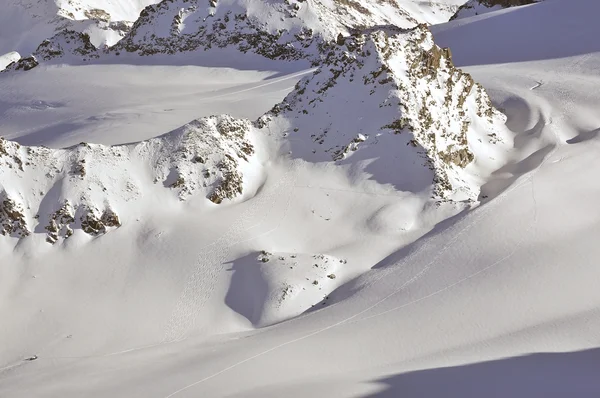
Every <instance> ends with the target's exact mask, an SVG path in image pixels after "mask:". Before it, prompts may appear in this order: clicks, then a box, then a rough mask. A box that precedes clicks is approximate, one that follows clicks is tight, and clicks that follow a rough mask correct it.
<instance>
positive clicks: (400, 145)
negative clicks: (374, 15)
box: [0, 25, 510, 243]
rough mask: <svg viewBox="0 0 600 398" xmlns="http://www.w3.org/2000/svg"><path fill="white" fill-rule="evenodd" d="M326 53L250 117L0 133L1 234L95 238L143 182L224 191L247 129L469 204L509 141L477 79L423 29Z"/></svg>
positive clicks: (382, 33)
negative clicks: (77, 132)
mask: <svg viewBox="0 0 600 398" xmlns="http://www.w3.org/2000/svg"><path fill="white" fill-rule="evenodd" d="M71 42H72V43H76V40H75V39H71ZM328 51H329V53H328V54H327V61H326V62H325V63H324V64H323V66H321V67H320V68H319V69H317V70H316V71H315V72H314V74H313V75H311V76H309V77H306V78H305V79H304V80H302V81H301V82H300V83H298V84H297V85H296V86H295V88H294V90H293V91H292V92H291V93H290V94H289V95H288V96H287V97H286V98H285V99H284V101H283V102H282V103H279V104H277V105H275V107H274V108H273V109H272V110H271V111H270V112H268V113H267V114H266V115H264V116H262V117H261V118H259V120H258V121H257V122H256V123H254V124H251V123H250V122H248V121H244V120H236V119H233V118H230V117H219V118H209V119H201V120H198V121H196V122H193V123H191V124H188V125H186V126H185V127H183V128H182V129H179V130H177V131H175V132H173V133H169V134H167V135H166V136H164V137H159V138H156V139H153V140H151V141H148V142H142V143H140V144H134V145H128V146H121V147H103V146H97V145H90V144H81V145H78V146H76V147H73V148H70V149H66V150H52V149H44V148H39V147H21V146H20V145H18V144H17V143H13V142H8V141H0V142H1V143H2V146H1V147H0V148H1V149H2V151H1V152H0V154H2V160H3V166H4V167H2V168H1V170H2V174H1V178H0V186H1V187H3V188H2V189H3V198H2V199H3V201H4V210H3V214H4V216H3V223H4V225H3V229H1V230H0V233H2V234H3V235H10V236H16V237H21V238H23V237H25V236H28V235H30V234H31V233H32V232H33V231H34V230H36V228H37V230H38V231H39V230H40V228H39V227H36V226H38V225H39V226H41V230H45V231H48V238H47V239H48V241H49V242H52V243H54V242H56V241H57V239H58V238H59V237H60V236H63V237H69V236H70V235H71V234H73V228H81V229H83V230H84V231H85V232H87V233H91V234H92V235H98V234H99V233H103V232H105V230H106V228H105V225H103V224H106V225H107V226H116V225H117V224H118V225H120V222H113V221H111V220H112V219H111V220H109V223H108V224H107V223H106V222H105V221H106V220H105V214H108V217H109V218H110V217H112V216H113V215H114V216H116V217H118V215H119V214H122V211H125V210H120V209H122V208H125V207H127V205H126V203H127V202H133V203H135V205H134V206H135V207H136V208H143V207H144V206H143V204H142V203H143V202H144V201H145V200H146V198H147V197H148V195H149V194H150V192H152V194H151V196H153V197H154V196H161V195H164V194H161V193H158V191H157V188H155V187H153V184H154V185H157V186H158V188H159V189H158V190H159V191H160V190H161V189H164V188H165V187H167V188H173V189H175V190H176V191H177V192H178V195H179V198H181V199H185V198H187V197H188V196H190V195H192V194H194V193H196V192H197V191H199V192H200V193H201V195H204V196H207V197H208V198H209V199H210V200H211V201H212V202H214V203H221V202H222V201H223V200H224V199H233V198H235V197H236V196H238V195H239V194H241V193H242V192H243V187H244V185H248V184H249V183H248V181H246V182H244V180H243V175H244V174H245V172H244V171H242V170H243V169H244V167H243V165H245V164H248V161H249V160H250V157H251V155H252V154H253V153H254V149H253V145H252V143H251V140H252V139H251V138H247V136H252V135H253V131H256V133H255V134H258V135H261V136H267V137H271V139H272V140H274V141H275V142H277V140H279V142H280V143H281V145H283V146H285V147H289V148H290V149H291V153H292V155H293V156H294V157H299V158H301V159H303V160H306V161H309V162H337V163H338V164H340V165H350V164H352V165H354V166H355V167H360V166H362V165H365V166H366V167H365V170H366V171H367V172H368V173H369V174H370V178H371V179H372V180H374V181H377V182H379V183H382V184H391V185H392V186H394V187H395V189H398V190H400V191H406V192H411V193H414V194H426V195H431V196H432V197H434V198H435V199H437V200H440V199H452V200H459V201H462V200H466V201H475V200H477V198H478V195H479V186H480V185H481V184H483V183H484V182H485V178H486V176H488V175H489V174H490V173H491V172H493V171H494V170H495V169H497V168H499V167H501V166H502V163H501V162H502V159H504V158H505V154H506V153H507V149H508V148H509V146H507V145H505V144H506V142H508V141H509V140H510V137H509V136H508V135H507V130H505V129H503V128H502V125H503V123H504V117H503V115H501V114H500V113H499V112H497V111H496V110H495V109H494V108H493V107H492V105H491V102H490V100H489V98H488V96H487V93H486V92H485V90H484V89H483V87H482V86H481V85H478V84H476V83H475V82H474V81H473V79H472V78H471V77H470V76H469V75H468V74H465V73H464V72H462V71H461V70H459V69H456V68H455V67H454V66H453V64H452V59H451V56H450V52H449V51H447V50H442V49H440V48H439V47H437V46H436V45H435V44H434V43H433V38H432V35H431V33H430V32H429V30H428V29H427V28H426V27H425V26H422V25H420V26H418V27H417V28H415V29H412V30H400V29H398V28H384V29H377V30H367V31H366V32H364V33H357V34H355V35H354V36H349V37H346V38H343V40H340V42H339V44H338V45H337V46H332V47H330V48H329V50H328ZM349 114H350V115H352V116H350V117H349V116H348V115H349ZM249 140H250V141H249ZM507 140H508V141H507ZM503 144H504V145H503ZM492 159H493V160H492ZM474 160H475V162H474ZM367 164H368V166H367ZM248 167H250V168H251V169H252V166H250V165H249V164H248ZM253 167H254V169H255V170H253V171H252V172H251V173H250V174H251V175H253V177H254V179H260V178H261V177H260V173H259V172H258V171H257V170H256V167H257V166H256V165H255V166H253ZM391 168H396V169H397V170H398V172H397V173H393V174H391V173H389V170H390V169H391ZM121 217H122V215H121ZM117 219H118V218H117ZM90 220H92V221H90ZM86 223H87V225H89V224H90V223H93V224H95V225H96V227H93V228H90V227H88V226H87V225H86Z"/></svg>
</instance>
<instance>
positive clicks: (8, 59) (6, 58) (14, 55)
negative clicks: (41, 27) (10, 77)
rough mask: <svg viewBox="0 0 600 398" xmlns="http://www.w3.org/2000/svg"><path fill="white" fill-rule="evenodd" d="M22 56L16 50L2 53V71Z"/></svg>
mask: <svg viewBox="0 0 600 398" xmlns="http://www.w3.org/2000/svg"><path fill="white" fill-rule="evenodd" d="M20 58H21V56H20V55H19V53H18V52H16V51H11V52H9V53H6V54H4V55H0V71H2V70H4V69H5V68H6V67H7V66H8V65H9V64H11V63H13V62H16V61H18V60H19V59H20Z"/></svg>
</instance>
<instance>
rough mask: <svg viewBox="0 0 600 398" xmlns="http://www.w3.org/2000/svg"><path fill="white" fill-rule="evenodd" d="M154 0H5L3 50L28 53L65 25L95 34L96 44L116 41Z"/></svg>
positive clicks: (0, 21)
mask: <svg viewBox="0 0 600 398" xmlns="http://www.w3.org/2000/svg"><path fill="white" fill-rule="evenodd" d="M155 2H156V1H153V0H119V1H117V0H15V1H13V0H3V1H2V2H0V8H1V9H2V12H1V13H0V54H3V53H7V52H9V51H17V52H19V53H20V54H22V55H23V56H28V55H29V54H30V53H32V52H33V51H34V50H35V49H36V48H37V46H38V45H39V44H40V43H41V42H42V41H43V40H45V39H49V38H50V37H52V36H53V35H54V34H56V33H57V32H60V31H61V30H63V29H70V30H76V31H78V32H83V33H87V34H88V35H90V36H91V38H92V41H93V43H94V44H95V45H96V46H101V45H105V44H108V45H112V44H114V43H116V42H117V41H118V40H119V39H120V38H121V37H122V36H123V35H124V34H125V31H126V30H128V28H129V27H130V26H131V23H133V21H135V20H136V19H137V18H138V16H139V13H140V11H141V10H142V9H143V8H144V7H145V6H147V5H149V4H152V3H155Z"/></svg>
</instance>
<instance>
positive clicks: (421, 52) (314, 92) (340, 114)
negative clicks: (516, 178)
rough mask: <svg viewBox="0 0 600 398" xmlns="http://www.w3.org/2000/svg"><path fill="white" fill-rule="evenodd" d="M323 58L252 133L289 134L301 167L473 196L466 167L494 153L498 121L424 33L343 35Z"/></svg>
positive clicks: (388, 30) (421, 29) (391, 30)
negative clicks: (322, 166) (335, 167)
mask: <svg viewBox="0 0 600 398" xmlns="http://www.w3.org/2000/svg"><path fill="white" fill-rule="evenodd" d="M325 58H326V61H325V62H324V64H323V65H322V66H321V67H320V68H319V69H318V70H317V71H316V72H315V73H314V75H312V76H310V77H307V78H305V79H303V80H302V81H301V82H300V83H298V85H297V86H296V88H295V90H294V91H292V92H291V93H290V94H289V95H288V96H287V97H286V98H285V100H284V101H283V102H282V103H280V104H278V105H276V106H275V107H274V108H273V110H272V111H270V112H269V113H268V114H267V115H265V116H263V117H262V118H261V119H260V120H259V125H261V126H263V128H264V129H266V130H268V131H270V132H273V131H278V132H281V133H282V134H283V135H284V136H289V144H290V146H291V148H292V152H293V153H294V154H295V156H298V157H301V158H303V159H306V160H309V161H312V162H323V161H335V162H337V163H339V164H342V165H343V164H353V165H355V164H361V163H363V164H368V166H367V167H366V171H367V172H368V173H370V174H371V175H372V177H371V178H372V179H374V180H376V181H378V182H381V183H390V184H392V185H394V186H395V187H396V188H397V189H399V190H404V191H411V192H418V191H421V190H424V191H426V190H429V189H431V188H433V192H432V193H433V196H434V197H436V198H456V199H458V198H460V199H471V200H472V199H476V198H477V195H478V186H477V181H476V179H473V175H471V173H472V172H473V171H474V170H476V169H477V166H476V165H474V164H476V163H477V162H474V160H476V159H477V157H480V158H483V159H484V158H487V157H488V156H487V154H489V153H490V152H494V151H496V150H497V149H496V148H497V146H502V145H498V144H499V143H500V142H501V141H502V138H501V137H502V136H503V135H504V133H503V131H504V130H503V124H504V121H505V118H504V116H503V115H502V114H501V113H500V112H498V111H497V110H495V109H494V108H493V106H492V104H491V102H490V99H489V97H488V95H487V93H486V92H485V90H484V89H483V87H482V86H481V85H479V84H477V83H475V82H474V81H473V79H472V78H471V76H470V75H469V74H467V73H465V72H463V71H461V70H460V69H457V68H455V67H454V65H453V64H452V58H451V54H450V51H449V50H448V49H441V48H439V47H438V46H437V45H435V43H434V42H433V38H432V35H431V33H430V31H429V30H428V28H427V27H426V26H424V25H420V26H418V27H417V28H415V29H412V30H403V29H399V28H395V27H382V28H374V29H367V30H365V31H363V32H360V33H356V34H354V35H352V36H346V37H341V38H340V39H339V40H338V44H337V45H332V46H329V47H327V51H326V52H325ZM391 170H394V171H393V172H392V171H391Z"/></svg>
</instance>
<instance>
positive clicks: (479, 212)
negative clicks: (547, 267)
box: [165, 54, 592, 398]
mask: <svg viewBox="0 0 600 398" xmlns="http://www.w3.org/2000/svg"><path fill="white" fill-rule="evenodd" d="M591 56H592V54H587V55H586V56H583V57H579V58H577V59H575V60H574V61H573V62H571V64H570V65H569V66H567V67H566V68H565V70H569V69H573V68H576V66H577V65H579V64H581V63H583V62H585V61H586V60H587V59H589V58H590V57H591ZM542 84H543V82H539V81H538V86H536V87H533V88H531V89H530V90H534V89H537V88H539V87H541V86H542ZM564 94H566V92H565V93H564ZM563 99H564V100H565V101H564V102H563V104H564V107H563V109H562V111H561V112H560V114H559V115H558V116H557V117H556V118H554V119H553V118H552V115H550V117H549V119H550V120H562V119H564V118H565V117H567V115H569V114H571V113H572V111H573V109H574V107H575V101H574V98H573V96H572V95H569V94H566V95H564V96H563ZM547 126H549V130H550V132H551V133H552V135H553V139H554V141H555V145H554V147H553V148H552V150H551V151H550V152H549V153H548V155H546V156H545V157H544V159H543V160H542V162H541V163H540V165H539V166H538V167H537V168H536V169H535V170H532V171H530V172H529V173H527V174H525V175H523V176H521V178H520V179H521V181H519V182H518V183H517V184H513V186H511V187H509V188H508V189H506V190H505V191H504V192H503V193H501V194H500V195H498V196H497V197H496V198H495V199H494V200H493V201H491V202H489V203H488V204H487V205H486V206H484V207H483V208H481V209H479V208H477V209H475V210H474V211H472V213H470V214H469V215H467V217H469V216H471V217H473V219H472V220H471V221H470V222H468V223H467V225H466V226H465V227H464V228H462V229H461V230H460V231H458V233H456V234H455V235H454V236H453V237H452V238H451V239H450V240H449V241H448V242H447V243H446V244H445V245H444V246H443V247H442V249H441V250H439V251H438V252H437V254H436V255H435V256H434V258H433V260H431V261H430V262H429V263H427V264H426V265H425V266H424V267H423V268H422V269H421V270H420V271H419V272H418V273H417V274H416V275H415V276H413V277H412V278H410V279H409V280H407V281H406V282H404V283H403V284H402V285H400V286H399V287H398V288H397V289H395V290H394V291H393V292H392V293H390V294H388V295H387V296H385V297H383V298H382V299H380V300H378V301H377V302H375V303H374V304H372V305H370V306H368V307H367V308H365V309H363V310H361V311H359V312H357V313H355V314H354V315H351V316H349V317H347V318H345V319H342V320H340V321H338V322H336V323H333V324H331V325H329V326H326V327H324V328H321V329H318V330H315V331H313V332H310V333H308V334H305V335H303V336H300V337H298V338H295V339H292V340H289V341H287V342H284V343H281V344H279V345H276V346H274V347H271V348H269V349H267V350H265V351H262V352H260V353H258V354H255V355H253V356H250V357H248V358H245V359H243V360H241V361H239V362H236V363H234V364H232V365H230V366H228V367H226V368H224V369H222V370H220V371H218V372H216V373H213V374H212V375H210V376H207V377H205V378H203V379H200V380H198V381H195V382H194V383H191V384H189V385H187V386H185V387H183V388H180V389H179V390H177V391H174V392H173V393H171V394H169V395H167V396H165V398H172V397H174V396H176V395H178V394H179V393H181V392H184V391H186V390H189V389H190V388H193V387H195V386H197V385H199V384H202V383H204V382H205V381H208V380H210V379H213V378H215V377H217V376H219V375H221V374H223V373H226V372H228V371H229V370H232V369H234V368H236V367H238V366H240V365H243V364H245V363H247V362H250V361H252V360H254V359H256V358H259V357H262V356H264V355H267V354H269V353H271V352H273V351H275V350H277V349H279V348H282V347H285V346H288V345H291V344H294V343H297V342H299V341H302V340H305V339H308V338H310V337H312V336H315V335H318V334H321V333H323V332H326V331H328V330H331V329H333V328H336V327H339V326H343V325H348V324H354V323H357V322H361V321H366V320H369V319H373V318H376V317H379V316H382V315H385V314H388V313H391V312H394V311H399V310H401V309H405V308H407V307H409V306H412V305H414V304H417V303H419V302H422V301H424V300H427V299H430V298H432V297H434V296H437V295H439V294H441V293H443V292H446V291H448V290H450V289H452V288H453V287H455V286H458V285H460V284H462V283H464V282H466V281H469V280H471V279H473V278H475V277H477V276H479V275H481V274H483V273H485V272H487V271H489V270H491V269H493V268H495V267H497V266H498V265H500V264H502V263H503V262H505V261H506V260H508V259H509V258H511V257H512V256H513V255H514V254H515V253H516V252H517V251H518V250H520V248H521V246H522V245H523V243H524V239H521V240H519V241H518V242H517V243H516V244H515V245H514V247H513V249H512V250H511V251H510V252H509V253H508V254H507V255H505V256H503V257H502V258H500V259H497V260H496V261H494V262H492V263H490V264H488V265H487V266H485V267H483V268H481V269H480V270H478V271H476V272H474V273H472V274H470V275H468V276H466V277H464V278H462V279H460V280H458V281H456V282H454V283H452V284H449V285H447V286H445V287H443V288H441V289H438V290H436V291H434V292H432V293H430V294H428V295H426V296H423V297H420V298H418V299H415V300H412V301H410V302H408V303H405V304H402V305H399V306H396V307H394V308H391V309H388V310H386V311H383V312H380V313H377V314H373V315H370V316H367V317H364V318H360V319H356V318H357V317H359V316H360V315H363V314H365V313H367V312H369V311H371V310H373V309H375V308H376V307H378V306H379V305H381V304H383V303H384V302H386V301H387V300H389V299H390V298H392V297H394V296H396V295H397V294H399V293H401V292H402V291H403V290H405V289H406V288H407V287H408V286H410V285H412V284H414V283H415V282H417V281H418V280H419V279H421V278H422V277H423V276H424V275H425V274H426V273H427V272H428V271H430V270H432V269H434V268H435V267H436V266H439V265H440V264H442V263H443V262H441V261H440V262H438V260H439V259H440V257H441V256H442V255H443V254H444V253H445V252H446V251H447V250H448V248H450V247H451V246H452V245H453V244H454V243H455V242H456V241H457V240H458V239H459V238H460V237H461V236H462V235H463V234H465V233H466V232H467V231H469V230H470V229H472V228H473V227H474V226H475V225H476V224H477V223H478V222H479V220H481V219H482V218H483V217H485V216H487V215H488V214H489V213H490V212H491V210H493V209H494V208H495V207H497V206H498V205H499V204H500V203H502V202H503V201H504V200H505V199H506V197H508V195H510V194H511V193H512V192H513V191H515V190H517V189H519V188H521V187H522V186H524V185H525V184H527V183H529V184H530V186H531V197H532V201H533V219H532V222H531V223H530V225H529V226H528V228H527V230H526V231H525V232H524V234H523V236H529V234H530V233H531V232H532V231H533V230H534V229H535V226H536V225H537V201H536V199H535V185H534V178H535V175H536V174H537V173H538V172H539V170H541V168H542V167H544V165H545V164H546V163H547V162H548V161H549V159H551V158H552V157H553V156H554V155H555V154H556V152H557V151H558V149H559V148H560V147H561V146H562V143H561V140H560V135H559V132H558V130H557V129H558V127H557V126H556V125H555V124H553V123H551V124H548V125H547ZM429 246H433V244H432V243H430V242H425V243H424V244H423V245H422V246H420V247H419V248H418V249H417V250H416V251H414V252H412V253H411V254H409V255H408V256H407V257H405V258H404V259H402V260H400V262H398V263H396V264H391V265H389V266H388V267H386V269H385V270H384V271H382V272H381V273H380V275H379V277H377V278H374V279H373V280H372V281H370V282H368V283H367V284H366V285H365V286H363V289H362V290H365V289H367V288H368V287H369V286H372V285H374V284H375V283H377V282H379V281H380V280H382V279H383V278H385V277H389V276H391V275H392V274H394V273H397V272H398V271H400V270H402V269H404V266H405V265H407V264H410V262H411V260H412V259H413V258H415V257H416V256H417V254H419V253H421V252H422V251H423V250H425V249H430V247H429ZM431 249H433V247H431ZM332 307H334V306H330V307H329V308H332ZM306 316H310V314H307V315H306Z"/></svg>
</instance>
